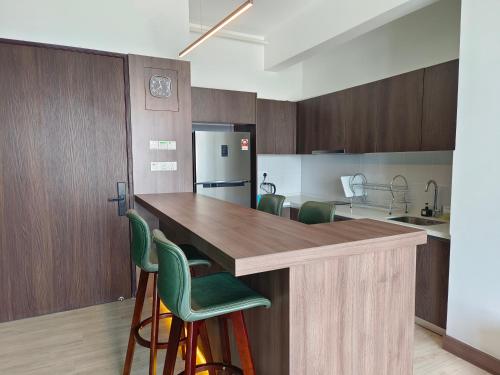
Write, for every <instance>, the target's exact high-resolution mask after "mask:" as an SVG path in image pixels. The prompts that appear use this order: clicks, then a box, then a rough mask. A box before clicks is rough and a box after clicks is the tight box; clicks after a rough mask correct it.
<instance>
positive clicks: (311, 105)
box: [297, 97, 321, 154]
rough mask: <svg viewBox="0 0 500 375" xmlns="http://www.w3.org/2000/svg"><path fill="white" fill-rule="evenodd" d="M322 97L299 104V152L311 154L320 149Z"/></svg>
mask: <svg viewBox="0 0 500 375" xmlns="http://www.w3.org/2000/svg"><path fill="white" fill-rule="evenodd" d="M320 101H321V98H320V97H317V98H312V99H307V100H303V101H301V102H299V103H298V104H297V153H298V154H310V153H311V152H312V151H313V150H318V137H319V136H318V128H319V108H320Z"/></svg>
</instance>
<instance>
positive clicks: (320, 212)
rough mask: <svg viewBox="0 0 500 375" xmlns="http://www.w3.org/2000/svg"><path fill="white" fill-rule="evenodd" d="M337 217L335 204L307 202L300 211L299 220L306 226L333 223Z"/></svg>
mask: <svg viewBox="0 0 500 375" xmlns="http://www.w3.org/2000/svg"><path fill="white" fill-rule="evenodd" d="M334 217H335V204H333V203H328V202H315V201H308V202H305V203H304V204H303V205H302V206H301V207H300V210H299V215H298V218H297V220H298V221H300V222H301V223H304V224H321V223H331V222H332V221H333V219H334Z"/></svg>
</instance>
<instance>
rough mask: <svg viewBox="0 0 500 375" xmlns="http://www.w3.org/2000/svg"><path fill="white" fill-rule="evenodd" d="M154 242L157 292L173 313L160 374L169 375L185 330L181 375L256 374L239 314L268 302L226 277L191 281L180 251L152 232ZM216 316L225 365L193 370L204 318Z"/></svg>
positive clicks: (210, 364)
mask: <svg viewBox="0 0 500 375" xmlns="http://www.w3.org/2000/svg"><path fill="white" fill-rule="evenodd" d="M153 241H154V242H155V244H156V246H157V249H158V261H159V270H158V293H159V294H160V298H161V300H162V301H163V303H164V304H165V305H166V306H167V307H168V308H169V309H170V311H171V312H172V313H173V314H174V317H173V320H172V327H171V329H170V336H169V339H168V340H169V345H168V349H167V356H166V358H165V367H164V369H163V374H164V375H172V374H173V371H174V366H175V360H176V357H177V348H178V345H179V338H180V334H181V331H182V330H183V328H184V325H187V332H188V333H187V351H186V361H185V366H186V367H185V371H184V375H194V374H195V373H196V372H197V371H207V370H208V371H215V370H231V371H232V373H237V374H241V373H243V374H244V375H254V374H255V369H254V365H253V360H252V355H251V353H250V346H249V343H248V334H247V330H246V325H245V320H244V318H243V310H246V309H251V308H254V307H259V306H262V307H267V308H269V307H270V306H271V302H270V301H269V300H268V299H267V298H264V297H263V296H261V295H260V294H258V293H257V292H255V291H253V290H252V289H250V288H249V287H248V286H247V285H245V284H244V283H243V282H241V281H240V280H238V279H237V278H235V277H234V276H232V275H231V274H229V273H227V272H220V273H215V274H211V275H208V276H202V277H195V278H191V275H190V273H189V263H188V260H187V258H186V256H185V255H184V253H183V252H182V250H181V249H180V248H179V247H178V246H176V245H175V244H173V243H172V242H170V241H169V240H167V239H166V238H165V236H164V235H163V233H162V232H161V231H159V230H154V231H153ZM216 317H217V318H219V321H220V323H221V332H224V334H223V336H222V337H221V341H222V346H223V348H222V353H223V360H224V363H207V364H204V365H198V366H196V349H197V338H198V335H199V334H200V333H201V332H200V328H201V327H202V326H203V325H204V322H205V320H206V319H210V318H216ZM228 320H231V321H232V323H233V330H234V334H235V336H236V343H237V347H238V352H239V355H240V359H241V364H242V369H240V368H238V367H236V366H233V365H232V364H231V352H230V349H229V345H228V342H229V339H228V337H227V329H226V328H227V321H228Z"/></svg>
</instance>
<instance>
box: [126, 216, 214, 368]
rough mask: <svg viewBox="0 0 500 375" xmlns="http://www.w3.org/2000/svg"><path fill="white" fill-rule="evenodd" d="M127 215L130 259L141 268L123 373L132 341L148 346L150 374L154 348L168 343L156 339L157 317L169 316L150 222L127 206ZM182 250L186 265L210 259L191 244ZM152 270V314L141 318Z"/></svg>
mask: <svg viewBox="0 0 500 375" xmlns="http://www.w3.org/2000/svg"><path fill="white" fill-rule="evenodd" d="M127 217H128V218H129V221H130V226H131V229H132V260H133V261H134V263H135V264H136V265H137V267H139V268H140V269H141V274H140V276H139V284H138V287H137V293H136V300H135V307H134V315H133V317H132V324H131V326H130V335H129V340H128V347H127V354H126V357H125V365H124V367H123V374H124V375H129V374H130V371H131V368H132V360H133V358H134V350H135V344H136V343H138V344H139V345H141V346H144V347H146V348H149V352H150V357H149V374H150V375H154V374H156V352H157V349H167V347H168V343H165V342H158V325H159V320H160V319H164V318H168V317H172V314H171V313H164V314H160V298H159V296H158V291H157V288H156V285H157V281H158V259H157V255H156V248H155V247H154V246H152V243H151V233H150V230H149V225H148V224H147V223H146V221H145V220H144V219H143V218H142V217H141V216H140V215H139V214H138V213H137V211H135V210H129V211H128V212H127ZM180 248H181V249H182V252H183V254H184V255H185V256H186V258H187V259H188V261H187V262H188V266H199V265H203V266H210V264H211V263H210V261H209V260H208V259H207V258H206V257H204V256H203V255H202V254H201V253H200V252H199V251H198V250H197V249H196V248H195V247H193V246H190V245H180ZM150 274H153V311H152V315H151V316H150V317H149V318H147V319H144V320H143V321H141V314H142V309H143V306H144V299H145V297H146V291H147V286H148V279H149V275H150ZM148 324H151V337H150V340H146V339H145V338H143V337H142V336H141V334H140V331H141V329H142V328H144V327H145V326H146V325H148Z"/></svg>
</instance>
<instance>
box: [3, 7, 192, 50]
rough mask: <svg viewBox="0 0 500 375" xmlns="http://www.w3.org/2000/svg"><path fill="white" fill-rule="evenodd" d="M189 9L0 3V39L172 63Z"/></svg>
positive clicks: (184, 32)
mask: <svg viewBox="0 0 500 375" xmlns="http://www.w3.org/2000/svg"><path fill="white" fill-rule="evenodd" d="M188 32H189V9H188V2H187V1H178V0H148V1H143V0H104V1H103V0H85V1H68V0H43V1H38V0H15V1H12V0H0V37H1V38H9V39H19V40H28V41H35V42H43V43H51V44H60V45H65V46H74V47H83V48H90V49H97V50H103V51H111V52H119V53H134V54H143V55H149V56H157V57H175V56H176V55H177V53H178V51H179V50H180V49H181V48H182V47H183V46H184V45H185V44H186V43H187V41H188Z"/></svg>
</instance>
